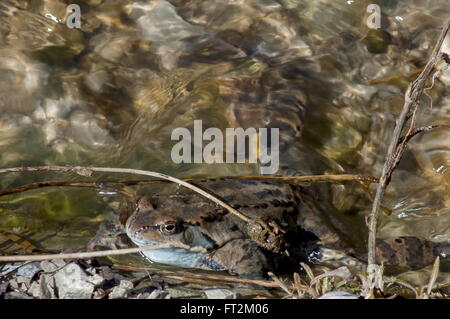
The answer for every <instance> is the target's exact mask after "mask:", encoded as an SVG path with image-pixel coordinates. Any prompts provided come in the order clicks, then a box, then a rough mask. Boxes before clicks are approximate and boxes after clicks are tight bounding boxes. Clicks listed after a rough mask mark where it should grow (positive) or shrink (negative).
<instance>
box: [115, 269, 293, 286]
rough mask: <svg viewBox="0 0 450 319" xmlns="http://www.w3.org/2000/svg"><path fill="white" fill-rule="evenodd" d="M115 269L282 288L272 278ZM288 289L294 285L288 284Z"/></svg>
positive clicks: (169, 276) (177, 277) (179, 278)
mask: <svg viewBox="0 0 450 319" xmlns="http://www.w3.org/2000/svg"><path fill="white" fill-rule="evenodd" d="M112 268H114V269H118V270H125V271H150V272H152V273H155V274H158V275H161V276H165V277H168V278H173V279H177V280H186V279H189V278H190V279H201V280H212V281H221V282H233V283H240V284H248V285H256V286H261V287H266V288H278V289H279V288H280V285H279V284H278V283H276V282H274V281H272V280H258V279H248V278H239V277H235V276H227V275H219V274H217V275H216V274H206V273H205V274H196V273H192V272H187V271H172V270H162V269H154V268H150V267H133V266H122V265H113V267H112ZM286 287H287V289H290V288H292V289H293V287H289V286H287V285H286Z"/></svg>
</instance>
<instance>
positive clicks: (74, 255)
mask: <svg viewBox="0 0 450 319" xmlns="http://www.w3.org/2000/svg"><path fill="white" fill-rule="evenodd" d="M169 247H170V246H168V245H157V246H143V247H138V248H124V249H112V250H100V251H92V252H81V253H66V254H46V255H14V256H0V262H18V261H44V260H54V259H87V258H93V257H104V256H114V255H126V254H134V253H138V252H141V251H145V250H153V249H164V248H169Z"/></svg>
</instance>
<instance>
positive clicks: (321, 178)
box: [0, 174, 378, 198]
mask: <svg viewBox="0 0 450 319" xmlns="http://www.w3.org/2000/svg"><path fill="white" fill-rule="evenodd" d="M221 178H227V179H238V180H271V181H279V182H284V183H343V182H361V183H364V184H372V183H378V179H377V178H376V177H373V176H370V175H362V174H355V175H353V174H335V175H331V174H330V175H306V176H286V177H284V176H214V177H184V178H180V179H181V180H183V181H186V182H195V181H196V180H205V179H206V180H212V179H221ZM162 182H167V181H166V180H135V181H98V182H88V181H78V182H64V181H42V182H36V183H30V184H25V185H21V186H17V187H12V188H8V189H4V190H0V197H1V196H6V195H12V194H17V193H22V192H26V191H29V190H33V189H38V188H45V187H87V188H97V189H99V190H104V191H114V192H118V193H122V194H123V195H126V196H129V197H133V198H135V197H136V195H135V194H131V193H129V192H125V191H123V190H121V189H119V187H123V186H138V185H148V184H155V183H162Z"/></svg>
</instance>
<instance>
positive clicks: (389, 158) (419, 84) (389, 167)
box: [367, 19, 450, 298]
mask: <svg viewBox="0 0 450 319" xmlns="http://www.w3.org/2000/svg"><path fill="white" fill-rule="evenodd" d="M449 29H450V19H448V20H447V21H446V23H445V25H444V27H443V29H442V31H441V33H440V35H439V38H438V40H437V42H436V45H435V47H434V50H433V53H432V54H431V57H430V59H429V60H428V63H427V64H426V66H425V68H424V69H423V71H422V72H421V73H420V75H419V76H418V77H417V79H416V80H415V81H414V82H412V83H411V84H410V85H409V86H408V89H407V90H406V93H405V102H404V105H403V108H402V111H401V113H400V115H399V117H398V118H397V121H396V125H395V129H394V132H393V135H392V138H391V141H390V144H389V148H388V151H387V154H386V158H385V162H384V165H383V170H382V173H381V177H380V180H379V183H378V186H377V190H376V194H375V199H374V202H373V205H372V212H371V218H370V222H369V241H368V267H367V272H368V280H369V282H370V283H371V289H370V291H369V293H368V296H367V297H368V298H372V297H373V289H374V288H373V287H374V285H373V283H375V282H376V280H377V279H376V278H377V276H379V272H378V269H379V267H378V265H376V260H375V247H376V231H377V221H378V216H379V212H380V207H381V201H382V199H383V196H384V193H385V190H386V187H387V185H388V184H389V182H390V180H391V177H392V173H393V172H394V170H395V168H396V167H397V165H398V163H399V162H400V159H401V157H402V155H403V151H404V150H405V147H406V143H407V142H408V137H409V136H411V134H413V132H414V116H415V113H416V111H417V108H418V106H419V99H420V97H421V96H422V94H423V91H424V89H425V83H426V81H427V79H428V78H429V77H430V75H431V73H432V72H433V69H434V68H435V66H437V65H438V63H440V62H442V61H445V62H447V60H448V55H447V54H446V53H443V52H441V47H442V43H443V41H444V39H445V36H446V35H447V32H448V30H449ZM410 119H411V121H410V126H409V128H408V131H407V133H406V135H405V138H403V139H402V138H401V134H402V131H403V129H404V127H405V125H406V123H407V122H408V120H410Z"/></svg>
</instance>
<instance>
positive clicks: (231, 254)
mask: <svg viewBox="0 0 450 319" xmlns="http://www.w3.org/2000/svg"><path fill="white" fill-rule="evenodd" d="M208 261H209V262H213V263H214V264H216V265H219V266H220V267H221V268H222V269H226V270H228V271H229V272H230V273H232V274H237V275H239V277H245V278H263V277H264V274H265V272H266V269H267V268H268V262H267V258H266V257H265V255H264V254H263V252H262V251H261V248H260V247H259V246H258V245H257V244H256V243H255V242H254V241H252V240H250V239H233V240H231V241H229V242H227V243H226V244H225V245H223V246H222V247H220V248H219V249H217V250H216V251H214V252H213V253H212V254H211V255H209V256H208Z"/></svg>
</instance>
